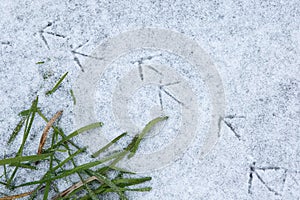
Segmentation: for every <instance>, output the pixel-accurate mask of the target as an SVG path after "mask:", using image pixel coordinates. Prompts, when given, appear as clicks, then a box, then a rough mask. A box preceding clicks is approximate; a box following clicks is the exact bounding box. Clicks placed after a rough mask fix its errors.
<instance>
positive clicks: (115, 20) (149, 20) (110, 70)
mask: <svg viewBox="0 0 300 200" xmlns="http://www.w3.org/2000/svg"><path fill="white" fill-rule="evenodd" d="M0 19H1V20H0V42H1V43H0V47H1V57H0V58H1V60H0V77H1V79H0V110H1V114H0V133H1V140H0V149H1V152H0V154H1V158H2V157H3V156H4V153H6V154H10V153H12V152H13V151H14V150H15V148H16V147H15V146H14V145H19V142H20V141H21V138H19V140H17V141H16V142H15V143H14V144H13V145H12V146H9V147H7V146H6V142H7V140H8V137H9V135H10V133H11V132H12V130H13V128H14V127H15V125H16V124H17V122H18V118H17V114H18V113H19V111H21V110H23V109H25V108H28V106H29V105H30V102H31V101H32V100H33V98H34V97H35V95H36V94H39V96H40V106H41V107H43V108H44V110H45V113H46V114H47V115H48V116H49V117H50V116H51V115H53V114H54V113H55V112H56V111H58V110H60V109H63V110H64V117H63V118H62V119H61V120H60V124H61V125H62V126H64V127H65V128H66V132H68V131H71V130H74V129H75V126H76V125H75V124H76V123H77V122H76V120H75V118H76V117H74V116H76V112H77V111H75V110H76V108H75V107H74V106H73V101H72V97H71V95H70V93H69V91H70V89H71V88H73V87H75V86H76V85H78V81H79V80H81V79H80V76H81V74H83V73H91V72H89V71H88V69H89V68H88V67H87V65H86V64H85V63H86V62H87V60H88V61H90V60H92V59H93V58H91V57H88V56H89V55H92V53H93V52H94V51H95V50H96V49H97V48H98V47H99V45H100V44H101V43H103V42H105V41H107V40H109V39H110V38H114V37H118V35H119V34H121V33H124V32H126V31H132V30H136V29H140V28H145V27H152V28H160V29H165V30H172V31H175V32H177V33H178V34H183V35H184V36H185V37H187V38H190V39H191V40H193V41H195V43H198V44H199V46H200V47H201V48H202V49H203V50H204V51H205V52H206V53H207V54H208V57H209V59H210V60H211V61H212V63H213V64H214V66H215V68H216V70H217V72H218V74H219V76H220V79H221V81H222V83H223V85H222V87H223V89H224V95H225V102H224V103H225V106H226V108H225V114H224V119H223V120H221V121H220V132H219V138H218V143H217V144H216V145H215V146H214V148H213V149H212V151H210V152H209V153H208V155H207V156H205V157H204V158H202V159H200V156H199V151H201V150H200V149H201V146H202V145H203V138H204V137H206V136H207V133H208V130H209V124H210V120H212V119H211V118H210V117H209V113H211V112H212V107H211V106H212V105H211V104H212V102H213V101H212V99H209V95H208V94H209V92H210V91H209V89H208V85H207V82H205V81H203V79H201V78H199V77H198V76H196V75H195V74H193V73H195V69H194V68H193V66H192V65H190V64H189V63H188V62H187V60H185V58H183V57H178V56H177V57H176V55H174V54H172V52H164V51H160V50H155V49H151V50H141V51H135V52H130V53H128V54H126V55H122V56H121V57H119V58H115V60H114V62H113V63H111V64H110V65H109V66H108V67H107V68H105V70H103V74H102V76H99V77H98V78H99V80H98V82H96V83H97V84H98V85H97V86H96V88H97V92H95V99H96V104H95V108H94V109H95V113H96V114H95V117H96V118H97V119H98V120H101V121H103V122H104V124H105V126H104V127H103V129H102V134H103V135H105V137H107V138H108V139H111V138H113V137H114V136H116V135H118V134H120V133H121V131H123V130H125V129H124V127H119V126H118V123H116V122H117V121H116V120H114V118H113V117H114V116H116V113H115V115H114V114H113V112H114V109H115V108H114V106H115V105H116V104H114V103H112V102H114V98H115V96H114V94H115V93H114V90H115V88H117V87H118V84H119V83H120V82H122V81H124V80H132V78H130V77H129V78H128V77H127V79H126V76H127V75H128V73H129V72H132V70H136V71H135V72H137V77H138V78H141V77H140V76H141V74H142V76H145V77H146V78H147V75H149V76H148V77H155V76H154V75H153V74H152V75H151V73H153V69H152V70H151V68H150V67H147V65H149V66H152V67H153V66H156V65H157V64H159V65H160V67H161V66H165V67H166V68H165V69H169V70H172V69H175V71H176V70H177V72H178V74H179V75H181V76H182V77H183V80H185V81H186V84H187V85H188V86H190V87H191V88H193V92H194V93H195V97H196V98H195V99H196V100H195V101H196V102H197V103H198V104H197V105H198V108H199V113H200V114H199V116H198V121H197V127H195V128H194V130H195V131H196V133H197V134H196V136H195V137H194V138H193V141H191V143H190V145H189V147H188V149H187V150H185V151H184V153H183V154H181V155H180V157H179V158H178V157H177V158H176V159H175V160H174V161H172V162H171V163H168V165H167V166H162V167H161V169H157V170H155V171H150V172H146V173H144V174H143V175H149V176H152V177H153V180H152V181H151V183H150V185H151V186H152V187H153V190H152V191H151V192H149V193H133V194H130V195H129V196H130V197H132V199H149V200H150V199H151V200H152V199H164V200H168V199H292V200H293V199H300V193H299V190H300V110H299V100H300V91H299V77H300V27H299V26H300V2H299V1H297V0H294V1H287V0H285V1H230V0H227V1H205V2H204V1H183V0H182V1H146V0H145V1H122V2H120V1H106V0H103V1H100V0H99V1H96V0H75V1H72V2H69V3H63V2H62V1H58V0H52V1H50V0H49V1H47V0H43V1H37V0H31V1H18V0H12V1H2V2H1V4H0ZM150 37H151V34H150ZM125 40H126V39H124V41H125ZM128 40H129V39H128ZM162 42H163V41H162ZM175 43H176V41H175ZM122 44H123V43H122ZM184 45H185V44H183V48H184ZM100 56H101V55H100ZM149 56H150V57H149ZM96 60H97V59H95V62H96ZM39 61H44V64H36V63H37V62H39ZM141 66H142V67H141ZM203 66H204V65H203ZM204 67H205V66H204ZM157 68H159V67H157ZM140 69H142V70H143V72H142V73H141V71H139V70H140ZM155 69H156V68H155ZM83 70H84V72H82V71H83ZM193 70H194V71H193ZM67 71H68V72H69V74H68V77H67V79H66V81H65V82H64V83H63V85H62V87H61V88H60V89H59V90H58V91H57V92H56V93H55V94H54V95H52V96H50V97H45V95H44V93H45V91H46V90H48V89H49V88H50V87H51V86H52V85H53V84H54V83H55V82H56V80H57V78H58V77H60V76H61V75H62V74H63V73H65V72H67ZM161 71H163V69H161ZM173 75H174V76H172V77H176V76H177V75H175V74H173ZM124 77H125V78H124ZM96 78H97V77H96ZM146 78H145V79H146ZM167 78H168V77H167ZM138 80H140V79H138ZM87 81H89V80H87ZM93 81H95V80H93ZM156 81H157V80H156ZM163 81H164V80H163ZM125 82H126V81H125ZM154 85H155V84H154ZM161 91H163V90H161V88H160V90H158V88H157V87H154V86H153V84H152V85H151V84H149V85H147V86H145V87H143V88H139V89H138V90H136V91H135V93H134V94H132V96H131V99H130V100H129V101H128V102H126V103H127V104H128V105H127V106H128V110H129V111H128V119H130V120H131V121H132V122H133V124H135V125H136V126H137V127H134V128H136V129H134V128H133V127H132V129H133V132H134V130H140V128H141V127H143V125H144V124H145V123H146V122H147V121H149V120H150V119H151V118H153V117H155V116H157V115H161V114H167V115H169V116H170V120H169V122H167V124H165V127H164V129H163V131H161V132H158V133H154V134H153V135H152V137H149V138H148V139H147V140H146V141H144V142H143V143H142V148H141V149H140V153H141V154H142V153H153V152H156V151H157V150H158V149H159V150H163V149H164V147H165V146H166V145H167V144H168V143H169V142H171V141H172V139H174V138H175V137H176V134H177V135H178V134H179V133H180V127H179V125H178V123H180V122H183V121H184V117H183V116H181V115H180V113H181V112H180V109H179V108H180V105H181V104H180V102H178V101H176V100H179V101H180V98H181V96H180V95H182V96H184V95H185V94H182V93H180V92H179V93H178V94H170V93H169V94H167V92H166V91H168V90H166V91H163V92H162V93H161V94H160V95H157V94H158V93H160V92H161ZM170 91H171V90H170ZM174 91H182V90H176V88H175V89H174ZM171 93H172V92H171ZM75 96H76V93H75ZM171 96H173V97H174V98H175V99H174V98H172V97H171ZM159 97H160V98H159ZM79 100H80V99H79ZM118 100H120V99H118V98H117V99H116V100H115V101H118ZM161 100H163V101H161ZM82 101H84V100H82ZM178 105H179V107H178ZM74 114H75V115H74ZM222 116H223V115H222ZM176 120H178V121H176ZM177 122H178V123H177ZM168 123H169V124H168ZM38 124H40V125H41V126H40V127H38V126H36V127H34V130H35V131H36V135H39V133H40V132H41V130H42V128H43V123H42V120H39V121H38ZM38 124H37V125H38ZM192 127H194V126H192ZM126 128H129V129H130V128H131V127H126ZM192 129H193V128H192ZM177 132H179V133H177ZM155 134H156V135H155ZM78 142H85V140H84V139H83V140H80V141H78ZM37 145H38V140H36V139H34V137H33V136H32V142H31V143H30V144H28V145H27V146H26V149H27V150H28V152H31V153H32V152H35V151H36V147H37ZM1 170H2V169H1ZM20 181H22V180H20ZM1 187H2V186H0V190H5V189H4V188H1Z"/></svg>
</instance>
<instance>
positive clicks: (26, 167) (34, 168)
mask: <svg viewBox="0 0 300 200" xmlns="http://www.w3.org/2000/svg"><path fill="white" fill-rule="evenodd" d="M4 166H5V165H4ZM10 166H14V167H19V168H25V169H32V170H37V168H36V167H35V166H32V165H30V164H29V163H14V164H11V165H10Z"/></svg>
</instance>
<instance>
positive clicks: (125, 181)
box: [113, 177, 152, 187]
mask: <svg viewBox="0 0 300 200" xmlns="http://www.w3.org/2000/svg"><path fill="white" fill-rule="evenodd" d="M151 179H152V178H151V177H143V178H120V179H114V180H113V183H114V184H116V185H117V186H119V187H126V186H131V185H137V184H141V183H144V182H147V181H151Z"/></svg>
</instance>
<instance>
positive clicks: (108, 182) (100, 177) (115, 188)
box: [92, 172, 127, 200]
mask: <svg viewBox="0 0 300 200" xmlns="http://www.w3.org/2000/svg"><path fill="white" fill-rule="evenodd" d="M92 174H93V175H94V176H96V177H97V179H98V180H99V181H100V183H102V184H106V185H108V186H109V187H110V188H111V189H112V190H113V191H114V192H116V193H117V194H118V195H119V197H120V198H121V199H122V200H126V199H127V198H126V196H125V195H124V193H123V192H122V191H121V190H120V188H119V187H118V186H116V185H115V184H114V183H113V182H112V181H111V180H110V179H108V178H107V177H106V176H103V175H102V174H100V173H95V172H92Z"/></svg>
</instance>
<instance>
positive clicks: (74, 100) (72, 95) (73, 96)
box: [70, 89, 76, 105]
mask: <svg viewBox="0 0 300 200" xmlns="http://www.w3.org/2000/svg"><path fill="white" fill-rule="evenodd" d="M70 94H71V97H72V100H73V104H74V105H76V98H75V95H74V92H73V90H72V89H71V90H70Z"/></svg>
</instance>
